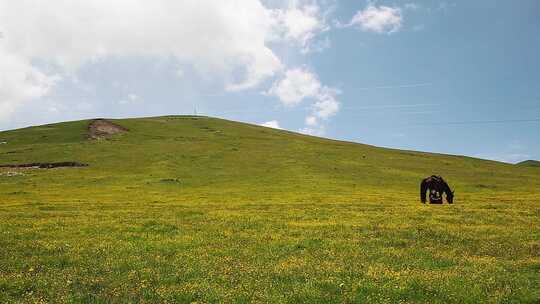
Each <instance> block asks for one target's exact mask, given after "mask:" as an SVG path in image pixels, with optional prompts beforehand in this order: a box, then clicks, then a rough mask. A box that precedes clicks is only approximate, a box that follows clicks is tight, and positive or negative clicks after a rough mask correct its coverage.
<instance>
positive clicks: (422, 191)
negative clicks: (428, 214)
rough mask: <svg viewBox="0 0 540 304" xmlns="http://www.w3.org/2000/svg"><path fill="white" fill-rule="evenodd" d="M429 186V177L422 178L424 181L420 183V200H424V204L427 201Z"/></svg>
mask: <svg viewBox="0 0 540 304" xmlns="http://www.w3.org/2000/svg"><path fill="white" fill-rule="evenodd" d="M427 188H428V183H427V178H425V179H423V180H422V183H420V201H422V204H425V203H426V191H427Z"/></svg>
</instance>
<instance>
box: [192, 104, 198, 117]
mask: <svg viewBox="0 0 540 304" xmlns="http://www.w3.org/2000/svg"><path fill="white" fill-rule="evenodd" d="M193 115H195V116H197V105H196V104H195V105H193Z"/></svg>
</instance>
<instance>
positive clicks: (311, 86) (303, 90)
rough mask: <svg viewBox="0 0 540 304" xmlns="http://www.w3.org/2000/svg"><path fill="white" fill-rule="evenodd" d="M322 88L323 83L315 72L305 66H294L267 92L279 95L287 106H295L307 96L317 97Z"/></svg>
mask: <svg viewBox="0 0 540 304" xmlns="http://www.w3.org/2000/svg"><path fill="white" fill-rule="evenodd" d="M320 90H321V83H320V82H319V80H318V79H317V77H316V76H315V75H314V74H313V73H311V72H309V71H307V70H305V69H303V68H293V69H290V70H287V71H286V72H285V75H284V77H283V78H282V79H281V80H278V81H276V82H275V83H274V84H273V85H272V88H270V90H269V91H268V92H267V93H268V94H269V95H274V96H276V97H278V98H279V100H280V101H281V102H282V103H283V104H284V105H286V106H294V105H297V104H299V103H300V102H302V101H303V100H304V99H305V98H308V97H316V96H317V95H318V94H319V91H320Z"/></svg>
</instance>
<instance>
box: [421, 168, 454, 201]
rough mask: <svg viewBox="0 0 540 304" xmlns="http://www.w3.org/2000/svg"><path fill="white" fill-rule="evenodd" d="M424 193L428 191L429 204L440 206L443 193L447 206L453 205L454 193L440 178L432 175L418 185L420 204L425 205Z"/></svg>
mask: <svg viewBox="0 0 540 304" xmlns="http://www.w3.org/2000/svg"><path fill="white" fill-rule="evenodd" d="M426 191H429V203H430V204H442V203H443V198H442V195H443V193H444V194H446V200H447V201H448V203H449V204H453V203H454V191H452V190H451V189H450V186H448V184H447V183H446V181H444V179H443V178H442V177H440V176H437V175H432V176H430V177H426V178H424V179H423V180H422V182H421V183H420V200H421V201H422V204H425V203H426Z"/></svg>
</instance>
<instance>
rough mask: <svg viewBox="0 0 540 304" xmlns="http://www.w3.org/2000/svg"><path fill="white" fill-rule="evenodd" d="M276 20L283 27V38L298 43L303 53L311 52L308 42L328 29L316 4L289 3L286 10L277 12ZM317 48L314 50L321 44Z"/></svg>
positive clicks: (319, 44)
mask: <svg viewBox="0 0 540 304" xmlns="http://www.w3.org/2000/svg"><path fill="white" fill-rule="evenodd" d="M278 18H279V21H280V22H281V24H282V25H283V30H284V32H285V38H286V39H289V40H293V41H296V42H298V43H299V44H300V45H301V47H302V51H303V52H309V51H310V50H311V49H310V42H311V41H312V40H313V38H314V37H315V36H316V35H317V34H319V33H321V32H324V31H326V30H328V29H329V28H330V27H329V26H328V25H327V23H326V20H325V18H324V14H323V13H322V12H321V8H320V6H319V5H318V4H317V3H316V2H312V3H307V4H303V5H302V4H299V3H298V2H297V1H291V2H290V3H289V6H288V8H287V9H284V10H281V11H279V12H278ZM325 43H328V42H325ZM317 46H318V47H317V48H316V50H317V49H319V48H320V46H321V43H318V44H317Z"/></svg>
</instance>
